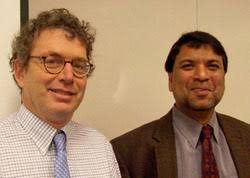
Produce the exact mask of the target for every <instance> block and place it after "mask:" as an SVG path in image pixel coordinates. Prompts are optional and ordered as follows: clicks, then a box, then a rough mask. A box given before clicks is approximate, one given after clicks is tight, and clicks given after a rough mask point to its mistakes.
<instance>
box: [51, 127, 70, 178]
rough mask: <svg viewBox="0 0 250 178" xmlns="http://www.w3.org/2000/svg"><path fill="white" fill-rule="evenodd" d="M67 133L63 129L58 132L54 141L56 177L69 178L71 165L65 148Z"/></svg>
mask: <svg viewBox="0 0 250 178" xmlns="http://www.w3.org/2000/svg"><path fill="white" fill-rule="evenodd" d="M65 141H66V135H65V133H64V132H63V131H60V132H58V133H57V134H56V135H55V136H54V138H53V142H54V144H55V147H56V161H55V176H56V178H69V177H70V176H69V167H68V162H67V154H66V149H65Z"/></svg>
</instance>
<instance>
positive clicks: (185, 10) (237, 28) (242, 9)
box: [10, 0, 250, 138]
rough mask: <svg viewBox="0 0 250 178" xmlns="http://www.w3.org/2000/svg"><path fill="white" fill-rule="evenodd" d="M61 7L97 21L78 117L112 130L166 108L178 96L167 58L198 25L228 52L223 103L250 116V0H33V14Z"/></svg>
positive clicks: (244, 117) (115, 131)
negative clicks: (171, 88)
mask: <svg viewBox="0 0 250 178" xmlns="http://www.w3.org/2000/svg"><path fill="white" fill-rule="evenodd" d="M197 2H198V5H199V6H198V8H197V7H196V4H197ZM59 7H65V8H68V9H69V10H71V11H72V12H73V13H74V14H75V15H77V16H79V17H81V18H83V19H86V20H87V21H90V22H91V24H92V25H93V26H94V27H95V28H96V29H97V36H96V43H95V46H94V60H95V64H96V66H97V68H96V71H95V72H94V75H93V76H92V77H90V78H89V80H88V87H87V92H86V93H85V98H84V101H83V103H82V104H81V105H80V107H79V109H78V111H77V113H76V114H75V115H74V119H75V120H77V121H79V122H81V123H85V124H87V125H90V126H91V127H94V128H97V129H98V130H100V131H101V132H103V133H104V134H105V135H106V136H108V137H109V138H113V137H115V136H118V135H120V134H122V133H124V132H126V131H128V130H131V129H133V128H135V127H138V126H140V125H142V124H144V123H147V122H150V121H152V120H155V119H157V118H159V117H161V116H162V115H164V114H165V113H166V112H167V111H168V110H169V109H170V108H171V107H172V105H173V102H174V100H173V97H172V94H171V93H169V91H168V81H167V74H166V73H165V71H164V67H163V66H164V62H165V58H166V56H167V54H168V51H169V48H170V47H171V45H172V44H173V43H174V42H175V40H176V39H177V38H178V37H179V36H180V35H181V34H182V33H183V32H187V31H190V30H195V29H196V28H197V25H198V27H199V29H201V30H206V31H209V32H211V33H212V34H214V35H215V36H217V37H218V38H219V39H220V40H221V41H222V42H223V44H224V46H225V48H226V51H227V52H228V56H229V72H228V74H227V78H226V79H227V82H226V85H227V88H226V93H225V97H224V99H223V102H222V103H221V104H220V105H219V107H218V111H222V112H224V113H226V114H230V115H233V116H235V117H238V118H239V119H241V120H244V121H246V122H248V123H250V118H249V117H248V116H249V115H250V109H248V107H249V105H248V102H247V101H248V100H250V94H249V92H248V91H250V85H249V84H248V83H249V81H250V80H249V78H250V75H249V74H250V65H248V64H249V63H250V60H248V59H250V50H249V49H248V48H249V44H250V36H249V31H250V29H249V28H250V24H249V22H250V21H249V18H250V11H249V10H250V8H249V7H250V2H247V1H237V3H236V1H235V2H234V1H228V0H224V1H215V0H212V1H207V2H204V1H203V2H202V3H201V2H199V1H196V0H193V1H183V0H158V1H154V0H137V1H135V0H126V1H117V0H107V1H100V0H84V1H83V0H71V1H69V0H53V1H51V0H43V1H37V0H30V16H31V17H34V16H36V15H37V13H38V12H40V11H43V10H47V9H51V8H59ZM236 7H237V8H236ZM197 10H198V16H197V15H196V12H197ZM197 19H198V23H197V22H196V20H197ZM10 100H11V102H13V101H15V102H13V103H18V102H19V100H18V99H13V98H12V99H11V98H10ZM15 105H17V104H15ZM14 107H16V106H14Z"/></svg>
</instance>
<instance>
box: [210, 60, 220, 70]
mask: <svg viewBox="0 0 250 178" xmlns="http://www.w3.org/2000/svg"><path fill="white" fill-rule="evenodd" d="M220 68H221V64H219V63H218V62H210V63H208V69H209V70H212V71H215V70H219V69H220Z"/></svg>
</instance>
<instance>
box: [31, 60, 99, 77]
mask: <svg viewBox="0 0 250 178" xmlns="http://www.w3.org/2000/svg"><path fill="white" fill-rule="evenodd" d="M48 57H53V56H51V55H48V56H33V55H32V56H29V58H35V59H39V60H41V61H43V66H44V68H45V70H46V71H47V72H48V73H50V74H59V73H61V72H62V71H63V69H64V68H65V65H66V63H70V64H71V66H72V68H73V74H74V75H75V76H76V77H77V78H84V77H86V76H87V77H88V76H89V74H90V73H91V71H93V69H94V65H93V64H91V63H90V62H89V61H87V60H85V59H84V60H83V61H86V64H87V65H86V67H88V70H87V72H86V73H84V74H83V75H79V74H78V73H77V72H75V70H74V67H73V65H72V64H73V62H74V60H71V61H66V59H67V58H64V57H60V58H61V59H63V62H64V64H63V67H62V68H61V70H59V71H58V72H51V71H49V70H48V68H47V66H46V64H45V60H46V59H47V58H48ZM78 59H81V58H78Z"/></svg>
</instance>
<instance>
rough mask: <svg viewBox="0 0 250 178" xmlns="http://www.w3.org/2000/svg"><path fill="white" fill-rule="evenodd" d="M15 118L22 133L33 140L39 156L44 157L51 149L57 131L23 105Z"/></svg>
mask: <svg viewBox="0 0 250 178" xmlns="http://www.w3.org/2000/svg"><path fill="white" fill-rule="evenodd" d="M17 117H18V120H19V122H20V124H21V126H22V127H23V129H24V131H25V132H26V133H27V135H28V136H29V137H30V138H31V139H32V140H33V142H34V143H35V145H36V146H37V148H38V149H39V151H40V152H41V154H42V155H45V154H46V153H47V151H48V150H49V148H50V147H51V143H52V139H53V137H54V135H55V134H56V132H57V129H55V128H53V127H51V126H50V125H49V124H47V123H45V122H43V121H42V120H41V119H39V118H38V117H37V116H35V115H34V114H33V113H31V112H30V111H29V110H28V109H27V108H26V107H25V106H24V105H21V107H20V109H19V111H18V113H17Z"/></svg>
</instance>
